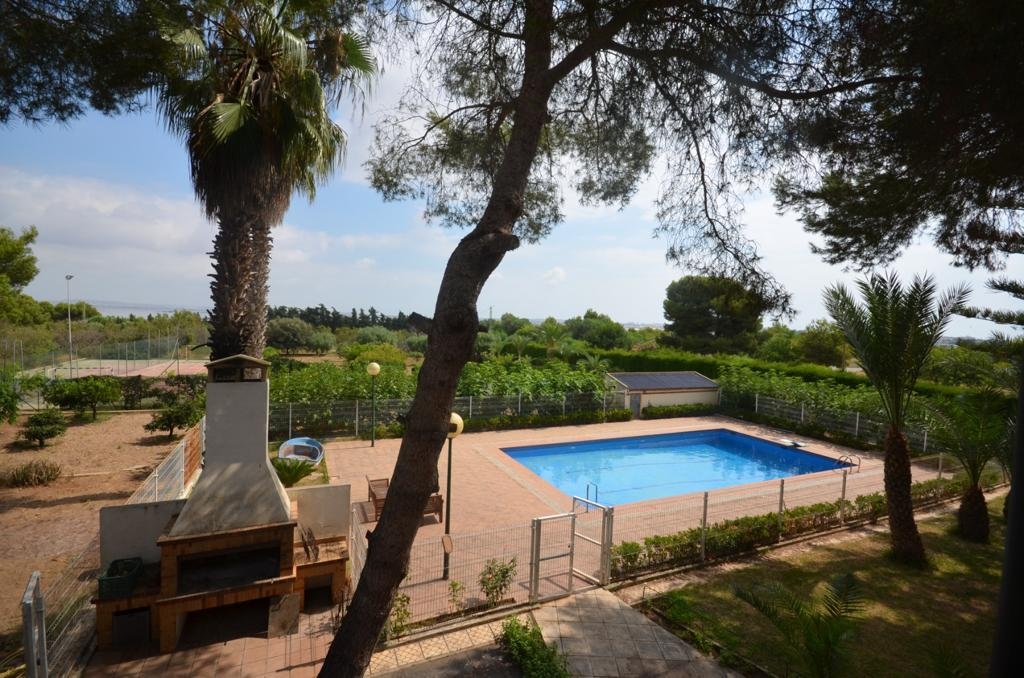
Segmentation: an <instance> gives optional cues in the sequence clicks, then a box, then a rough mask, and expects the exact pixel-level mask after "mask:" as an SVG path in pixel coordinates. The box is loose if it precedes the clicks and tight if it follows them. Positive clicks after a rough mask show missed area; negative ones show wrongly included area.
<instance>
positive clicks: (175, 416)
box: [144, 375, 206, 437]
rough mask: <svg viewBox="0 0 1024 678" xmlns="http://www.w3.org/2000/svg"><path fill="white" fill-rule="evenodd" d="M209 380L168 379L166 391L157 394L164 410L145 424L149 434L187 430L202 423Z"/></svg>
mask: <svg viewBox="0 0 1024 678" xmlns="http://www.w3.org/2000/svg"><path fill="white" fill-rule="evenodd" d="M205 391H206V381H205V379H204V378H203V377H202V376H200V375H195V376H185V375H182V376H175V377H167V379H165V380H164V384H163V388H162V389H160V390H158V391H156V394H157V399H158V400H159V401H160V404H161V408H160V410H159V411H158V412H155V413H154V414H153V418H152V420H151V421H150V422H149V423H148V424H146V425H145V427H144V428H145V429H146V430H147V431H166V432H167V436H168V437H171V436H173V435H174V431H175V429H187V428H189V427H190V426H193V425H195V424H197V423H199V420H200V419H202V418H203V414H204V413H205V411H206V392H205Z"/></svg>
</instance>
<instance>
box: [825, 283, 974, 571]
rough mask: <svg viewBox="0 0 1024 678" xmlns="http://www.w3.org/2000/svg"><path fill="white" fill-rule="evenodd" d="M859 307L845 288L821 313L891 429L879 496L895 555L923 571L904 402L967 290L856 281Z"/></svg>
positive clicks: (829, 295) (828, 295)
mask: <svg viewBox="0 0 1024 678" xmlns="http://www.w3.org/2000/svg"><path fill="white" fill-rule="evenodd" d="M857 289H858V290H859V292H860V296H861V298H862V299H863V303H860V302H858V301H857V300H855V299H854V298H853V296H852V295H851V294H850V292H849V291H848V290H847V289H846V287H844V286H843V285H835V286H832V287H830V288H828V289H827V290H825V307H826V308H827V309H828V312H829V314H830V315H831V316H832V318H833V319H835V321H836V324H837V325H838V326H839V327H840V328H841V329H842V331H843V334H844V335H845V336H846V339H847V341H848V342H849V343H850V347H851V348H852V349H853V354H854V356H855V357H856V358H857V362H858V363H859V364H860V366H861V367H862V368H863V370H864V373H865V374H866V375H867V377H868V379H869V380H870V381H871V385H872V386H874V387H875V390H877V391H878V395H879V401H880V402H881V405H882V413H883V414H884V415H885V420H886V422H887V423H888V425H889V431H888V433H887V435H886V437H885V496H886V501H887V502H888V503H889V534H890V536H891V538H892V548H893V553H894V554H895V556H896V557H897V558H898V559H900V560H902V561H903V562H905V563H907V564H912V565H918V566H920V565H924V562H925V552H924V545H923V544H922V542H921V538H920V536H919V535H918V532H917V525H916V523H915V522H914V509H913V505H912V504H911V498H910V484H911V478H910V449H909V447H908V445H907V439H906V436H904V435H903V430H904V428H905V426H906V421H907V412H908V409H909V407H910V398H911V396H912V395H913V391H914V384H915V383H916V382H917V377H918V375H919V374H920V373H921V368H922V367H923V366H924V362H925V360H927V358H928V353H929V352H930V351H931V349H932V347H933V346H935V343H936V342H937V341H938V340H939V338H940V337H941V336H942V333H943V331H944V330H945V329H946V326H947V325H948V324H949V321H950V320H951V319H952V315H953V314H954V313H955V312H956V311H957V310H958V309H959V308H960V307H961V306H963V305H964V302H965V301H966V298H967V294H968V290H967V288H966V287H965V286H960V287H956V288H954V289H952V290H950V291H949V292H947V293H945V294H943V295H941V296H936V289H935V280H934V278H931V277H924V278H921V277H918V276H915V277H914V280H913V282H912V283H911V284H910V285H909V286H907V287H906V288H904V286H903V285H902V283H900V281H899V278H898V277H897V276H896V274H895V273H891V274H889V275H888V276H882V275H871V276H869V277H867V278H865V279H863V280H860V281H858V282H857Z"/></svg>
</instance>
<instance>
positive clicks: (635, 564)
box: [612, 471, 1001, 578]
mask: <svg viewBox="0 0 1024 678" xmlns="http://www.w3.org/2000/svg"><path fill="white" fill-rule="evenodd" d="M1000 481H1001V476H1000V474H999V473H998V472H995V471H987V472H986V473H984V474H983V476H982V481H981V483H982V485H983V486H992V485H994V484H996V483H997V482H1000ZM964 486H965V479H964V478H963V477H956V478H943V479H942V480H938V479H934V480H928V481H923V482H919V483H914V484H913V485H912V486H911V501H912V503H913V505H914V506H915V507H920V506H927V505H930V504H933V503H935V502H937V501H943V500H948V499H952V498H954V497H959V496H960V495H961V494H962V493H963V491H964ZM887 510H888V508H887V504H886V500H885V495H884V494H882V493H880V492H874V493H871V494H864V495H859V496H858V497H856V498H855V499H854V500H853V501H842V500H836V501H834V502H821V503H817V504H812V505H809V506H797V507H793V508H788V509H785V510H784V511H783V513H782V519H781V521H780V520H779V515H778V514H777V513H765V514H762V515H757V516H744V517H742V518H735V519H732V520H724V521H721V522H719V523H714V524H712V525H709V526H708V528H707V533H706V535H704V544H705V558H706V560H708V561H713V560H720V559H727V558H732V557H735V556H738V555H743V554H746V553H750V552H751V551H753V550H754V549H756V548H760V547H763V546H770V545H772V544H775V543H777V542H778V541H780V540H782V539H791V538H794V537H798V536H801V535H805V534H810V533H814V532H820V531H823V530H828V529H832V528H836V527H839V526H841V525H842V524H844V523H851V522H857V521H860V520H868V521H871V522H874V521H875V520H877V519H878V518H880V517H881V516H884V515H886V512H887ZM701 532H702V531H701V528H699V527H695V528H691V529H688V530H683V531H682V532H677V533H675V534H670V535H655V536H651V537H646V538H645V539H644V541H643V543H642V544H641V543H638V542H631V541H624V542H620V543H619V544H615V545H614V546H612V576H613V577H615V578H622V577H631V576H634V575H636V574H640V573H643V572H648V571H654V570H663V569H668V568H673V567H681V566H684V565H694V564H697V563H700V562H701V539H702V534H701Z"/></svg>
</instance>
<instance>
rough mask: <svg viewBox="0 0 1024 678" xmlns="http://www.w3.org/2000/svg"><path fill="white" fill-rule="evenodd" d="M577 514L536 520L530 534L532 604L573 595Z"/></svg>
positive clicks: (565, 514)
mask: <svg viewBox="0 0 1024 678" xmlns="http://www.w3.org/2000/svg"><path fill="white" fill-rule="evenodd" d="M575 533H576V514H575V513H559V514H558V515H553V516H544V517H543V518H534V519H533V522H532V529H531V534H530V602H537V601H540V600H548V599H551V598H560V597H562V596H567V595H569V594H571V593H572V592H573V579H574V577H573V541H574V539H575V537H574V535H575Z"/></svg>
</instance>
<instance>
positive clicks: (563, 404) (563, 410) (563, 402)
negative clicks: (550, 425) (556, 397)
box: [562, 393, 565, 417]
mask: <svg viewBox="0 0 1024 678" xmlns="http://www.w3.org/2000/svg"><path fill="white" fill-rule="evenodd" d="M562 416H563V417H564V416H565V394H564V393H563V394H562Z"/></svg>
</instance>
